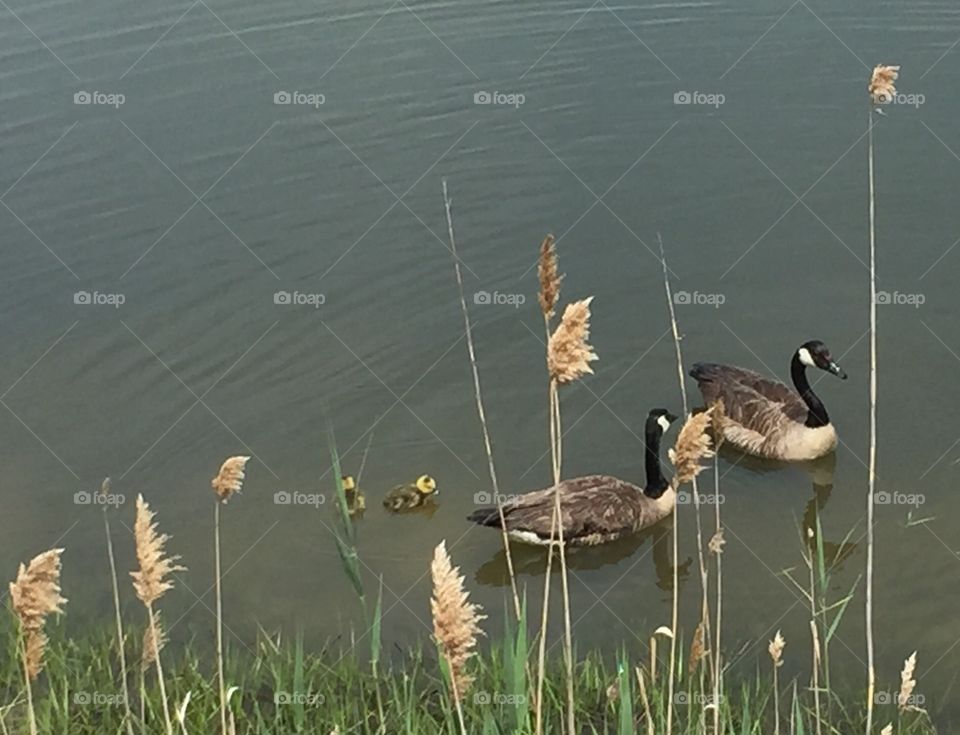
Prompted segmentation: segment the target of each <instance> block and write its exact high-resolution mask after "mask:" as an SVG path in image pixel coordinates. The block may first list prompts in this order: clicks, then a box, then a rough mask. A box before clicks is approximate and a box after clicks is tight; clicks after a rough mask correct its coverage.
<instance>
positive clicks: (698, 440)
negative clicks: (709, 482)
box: [668, 408, 713, 487]
mask: <svg viewBox="0 0 960 735" xmlns="http://www.w3.org/2000/svg"><path fill="white" fill-rule="evenodd" d="M712 413H713V409H712V408H710V409H708V410H706V411H703V412H702V413H698V414H694V415H692V416H689V417H687V420H686V422H684V424H683V428H682V429H680V433H679V434H678V435H677V441H676V443H675V444H674V445H673V447H672V448H671V449H670V451H669V452H668V454H669V457H670V461H671V462H672V463H673V466H674V468H676V476H675V479H674V482H675V483H676V484H677V486H678V487H679V486H680V485H683V484H684V483H687V482H691V481H692V480H693V478H695V477H696V476H697V475H699V474H700V473H701V472H703V470H705V469H706V467H704V466H703V465H702V464H700V461H701V460H703V459H706V458H708V457H712V456H713V450H712V449H711V448H710V436H709V434H707V429H708V428H709V427H710V420H711V417H712Z"/></svg>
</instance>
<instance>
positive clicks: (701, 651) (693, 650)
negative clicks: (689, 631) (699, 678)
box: [687, 620, 707, 676]
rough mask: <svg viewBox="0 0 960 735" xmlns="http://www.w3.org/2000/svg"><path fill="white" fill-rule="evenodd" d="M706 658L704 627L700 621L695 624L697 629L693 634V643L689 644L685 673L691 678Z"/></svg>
mask: <svg viewBox="0 0 960 735" xmlns="http://www.w3.org/2000/svg"><path fill="white" fill-rule="evenodd" d="M706 656H707V647H706V625H704V622H703V621H702V620H701V621H700V622H699V623H697V629H696V630H695V631H694V633H693V642H692V643H691V644H690V656H689V658H688V659H687V673H688V674H689V675H690V676H693V675H694V674H695V673H696V671H697V668H698V667H699V666H700V662H701V661H702V660H703V659H704V658H706Z"/></svg>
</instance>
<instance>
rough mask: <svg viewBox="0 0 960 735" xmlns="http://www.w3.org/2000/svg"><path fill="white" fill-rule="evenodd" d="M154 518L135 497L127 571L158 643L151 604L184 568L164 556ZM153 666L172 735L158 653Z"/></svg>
mask: <svg viewBox="0 0 960 735" xmlns="http://www.w3.org/2000/svg"><path fill="white" fill-rule="evenodd" d="M154 515H155V514H154V512H153V511H152V510H150V506H149V505H148V504H147V502H146V501H145V500H144V499H143V496H142V495H137V518H136V520H135V521H134V524H133V535H134V540H135V541H136V548H137V561H138V562H139V564H140V569H139V570H137V571H135V572H130V576H131V577H133V588H134V590H135V591H136V593H137V597H139V598H140V601H141V602H142V603H143V604H144V605H145V606H146V608H147V618H148V622H149V625H150V628H151V629H153V631H154V633H153V635H154V636H155V637H156V638H157V639H158V640H159V634H158V633H157V615H156V612H155V611H154V609H153V603H155V602H156V601H157V600H159V599H160V597H162V596H163V594H164V593H165V592H166V591H167V590H170V589H173V582H171V581H170V580H169V579H167V576H168V575H170V574H173V573H174V572H184V571H186V568H185V567H182V566H180V565H178V564H177V563H176V562H177V559H179V558H180V557H178V556H172V557H170V556H165V550H164V546H165V545H166V543H167V541H168V540H169V538H170V537H169V536H167V535H166V534H161V533H158V532H157V524H156V523H155V522H154V520H153V518H154ZM154 663H156V665H157V681H158V683H159V684H160V698H161V700H162V704H163V718H164V722H165V724H166V728H167V735H173V723H172V721H171V720H170V705H169V703H168V702H167V689H166V685H165V684H164V681H163V667H162V666H161V665H160V655H159V652H158V655H157V657H156V659H154Z"/></svg>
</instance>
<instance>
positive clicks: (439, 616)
mask: <svg viewBox="0 0 960 735" xmlns="http://www.w3.org/2000/svg"><path fill="white" fill-rule="evenodd" d="M430 575H431V577H432V578H433V598H432V599H431V600H430V609H431V611H432V613H433V634H434V637H435V638H436V641H437V643H438V644H439V645H440V648H441V650H442V651H443V655H444V657H445V658H446V660H447V664H448V666H449V668H450V684H451V688H452V694H453V698H454V699H455V700H457V701H458V702H459V701H460V700H462V699H463V698H464V697H465V696H466V694H467V692H468V691H469V690H470V685H471V684H472V683H473V677H472V676H470V674H468V673H467V667H466V664H467V661H468V660H469V659H470V657H471V656H472V655H473V653H474V651H473V649H474V648H475V647H476V645H477V636H479V635H483V631H482V630H481V629H480V621H481V620H484V619H486V617H487V616H486V615H482V614H480V606H479V605H478V604H476V603H473V602H469V601H468V600H467V598H468V596H469V593H468V592H467V591H466V590H465V589H464V588H463V575H462V574H460V569H459V568H458V567H455V566H453V563H452V562H451V561H450V555H449V554H448V553H447V542H446V541H441V542H440V543H439V544H437V547H436V549H434V552H433V562H432V563H431V565H430Z"/></svg>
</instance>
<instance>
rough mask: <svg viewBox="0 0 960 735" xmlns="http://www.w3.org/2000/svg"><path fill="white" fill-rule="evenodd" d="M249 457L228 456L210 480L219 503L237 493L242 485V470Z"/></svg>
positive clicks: (243, 474) (243, 475) (224, 501)
mask: <svg viewBox="0 0 960 735" xmlns="http://www.w3.org/2000/svg"><path fill="white" fill-rule="evenodd" d="M249 461H250V458H249V457H229V458H228V459H227V460H226V461H224V463H223V464H222V465H221V466H220V472H218V473H217V476H216V477H214V478H213V480H211V481H210V485H211V486H212V487H213V491H214V492H215V493H216V494H217V497H218V498H219V499H220V502H221V503H226V502H227V501H228V500H230V497H231V496H232V495H233V494H234V493H239V492H240V489H241V488H242V487H243V478H244V477H246V475H245V473H244V470H245V468H246V466H247V462H249Z"/></svg>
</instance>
